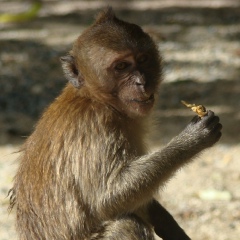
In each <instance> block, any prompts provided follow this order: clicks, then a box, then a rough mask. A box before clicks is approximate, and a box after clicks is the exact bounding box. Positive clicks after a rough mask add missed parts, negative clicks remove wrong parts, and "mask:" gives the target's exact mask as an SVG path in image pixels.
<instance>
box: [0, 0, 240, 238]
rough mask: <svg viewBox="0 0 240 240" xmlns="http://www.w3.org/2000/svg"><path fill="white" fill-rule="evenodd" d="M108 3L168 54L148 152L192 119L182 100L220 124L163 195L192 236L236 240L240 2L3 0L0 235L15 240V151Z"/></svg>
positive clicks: (239, 216) (239, 222) (239, 225)
mask: <svg viewBox="0 0 240 240" xmlns="http://www.w3.org/2000/svg"><path fill="white" fill-rule="evenodd" d="M107 5H111V6H112V7H113V8H114V9H115V12H116V15H117V16H118V17H119V18H122V19H123V20H126V21H130V22H133V23H136V24H139V25H141V26H142V27H143V29H144V30H145V31H146V32H148V33H149V34H150V35H151V36H152V37H153V38H154V40H155V41H156V42H157V44H158V46H159V49H160V51H161V53H162V56H163V59H164V63H163V64H164V82H163V83H162V85H161V89H160V93H159V98H158V102H157V104H156V109H155V113H154V119H155V121H154V122H155V126H154V131H152V133H151V135H150V146H151V148H152V149H154V148H155V147H157V146H158V147H159V146H163V145H164V144H166V143H167V142H168V141H169V140H170V139H171V138H172V137H174V136H175V135H176V134H178V133H179V132H180V131H181V130H182V129H183V128H184V126H186V124H187V123H188V122H189V121H190V120H191V118H192V117H193V116H194V113H193V112H191V111H190V110H189V109H187V108H185V107H184V106H183V105H182V104H181V103H180V101H181V100H185V101H187V102H190V103H196V104H203V105H205V106H206V107H207V108H208V109H211V110H213V111H214V112H215V113H216V114H217V115H219V117H220V118H221V122H222V124H223V137H222V139H221V140H220V142H219V143H218V144H217V145H216V146H215V147H213V148H211V149H209V150H207V151H205V152H204V153H203V154H202V155H201V156H199V157H198V158H197V159H196V160H195V162H194V163H192V164H191V165H189V166H188V167H186V168H184V169H183V170H181V171H180V172H178V173H177V174H176V176H175V178H174V179H173V180H171V181H170V182H169V183H168V184H166V186H165V187H164V188H162V189H161V190H160V191H159V196H158V197H159V199H160V200H161V202H162V203H163V205H164V206H166V207H167V209H168V210H169V211H170V212H171V213H172V214H173V215H174V217H175V218H176V219H177V220H178V222H179V223H180V225H181V226H182V227H183V228H184V229H185V230H186V232H187V233H188V234H189V235H190V236H191V238H192V239H195V240H202V239H204V240H208V239H218V240H235V239H236V240H237V239H239V236H240V159H239V157H240V1H239V0H208V1H207V0H165V1H164V0H155V1H154V0H149V1H147V0H145V1H144V0H139V1H137V0H134V1H131V0H127V1H125V0H122V1H117V0H116V1H72V0H69V1H58V0H43V1H27V0H25V1H24V0H19V1H17V0H16V1H12V0H9V1H3V0H0V240H9V239H11V240H12V239H13V240H14V239H16V235H15V230H14V217H15V216H14V211H13V212H12V213H11V214H9V213H8V211H7V208H8V199H7V197H6V196H7V193H8V190H9V189H10V188H11V186H12V179H13V176H14V174H15V171H16V168H17V161H16V159H17V156H18V153H14V152H17V151H18V149H19V147H20V146H21V144H22V143H23V142H24V140H25V139H26V137H27V136H29V135H30V134H31V132H32V130H33V128H34V125H35V124H36V121H37V119H38V118H39V116H40V115H41V113H42V111H43V110H44V109H45V108H46V107H47V106H48V105H49V103H50V102H51V101H53V99H54V98H55V97H56V96H57V95H58V94H59V93H60V92H61V90H62V88H63V87H64V86H65V84H66V80H65V79H64V77H63V74H62V69H61V65H60V61H59V58H60V57H61V56H63V55H64V54H66V53H67V52H68V51H69V50H70V49H71V45H72V43H73V41H74V40H75V39H76V38H77V36H78V35H79V34H80V33H81V32H82V30H83V29H85V28H86V27H87V26H89V25H90V24H91V23H92V22H93V21H94V17H95V16H96V14H97V12H98V11H99V10H101V9H103V8H104V7H105V6H107ZM103 60H104V58H103Z"/></svg>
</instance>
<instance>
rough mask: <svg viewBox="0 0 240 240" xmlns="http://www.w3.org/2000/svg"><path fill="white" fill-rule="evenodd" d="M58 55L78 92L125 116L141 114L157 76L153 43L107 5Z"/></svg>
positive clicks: (158, 68)
mask: <svg viewBox="0 0 240 240" xmlns="http://www.w3.org/2000/svg"><path fill="white" fill-rule="evenodd" d="M61 61H62V65H63V70H64V73H65V76H66V78H67V79H68V80H69V81H70V83H72V85H73V86H74V87H76V88H78V89H79V92H80V93H81V94H82V95H85V96H87V97H89V98H92V99H95V100H98V101H101V102H103V103H104V104H106V105H108V106H111V107H113V108H115V109H116V110H117V111H119V112H121V113H123V114H127V115H128V116H129V117H141V116H145V115H147V113H148V112H149V111H150V110H151V108H152V107H153V103H154V95H155V93H156V91H157V87H158V85H159V83H160V77H161V59H160V56H159V52H158V50H157V47H156V45H155V43H154V42H153V40H152V39H151V38H150V36H149V35H148V34H146V33H145V32H143V30H142V29H141V28H140V27H139V26H137V25H135V24H131V23H127V22H124V21H122V20H119V19H118V18H116V16H115V15H114V13H113V11H112V9H111V8H109V9H107V10H106V11H104V12H102V13H100V14H99V16H98V17H97V19H96V21H95V23H94V24H93V25H92V26H90V27H89V28H88V29H86V30H85V31H84V32H83V33H82V34H81V35H80V36H79V38H78V39H77V40H76V42H75V43H74V45H73V48H72V50H71V51H70V53H69V55H67V56H65V57H62V58H61ZM81 94H80V95H81Z"/></svg>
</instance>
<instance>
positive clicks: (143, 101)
mask: <svg viewBox="0 0 240 240" xmlns="http://www.w3.org/2000/svg"><path fill="white" fill-rule="evenodd" d="M132 101H134V102H137V103H143V104H148V103H152V102H154V94H151V95H150V96H149V97H148V98H144V99H133V100H132Z"/></svg>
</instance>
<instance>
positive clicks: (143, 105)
mask: <svg viewBox="0 0 240 240" xmlns="http://www.w3.org/2000/svg"><path fill="white" fill-rule="evenodd" d="M61 62H62V66H63V70H64V73H65V76H66V78H67V79H68V80H69V83H68V84H67V86H66V87H65V89H64V90H63V92H62V93H61V95H60V96H59V97H57V98H56V100H55V101H54V102H53V103H52V104H51V105H50V106H49V107H48V109H47V110H46V111H45V112H44V114H43V116H42V117H41V119H40V120H39V122H38V124H37V126H36V128H35V130H34V132H33V133H32V135H31V136H30V137H29V138H28V139H27V141H26V143H25V144H24V146H23V149H22V154H21V156H20V166H19V169H18V172H17V174H16V177H15V179H14V186H13V189H12V196H11V207H12V206H13V205H14V204H15V205H16V211H17V231H18V234H19V238H20V239H21V240H33V239H34V240H35V239H41V240H94V239H95V240H96V239H105V240H106V239H109V240H110V239H111V240H114V239H115V240H140V239H142V240H152V239H154V234H153V232H154V231H155V233H156V234H157V235H159V236H160V237H161V238H163V239H164V240H166V239H167V240H177V239H178V240H187V239H190V238H189V237H188V236H187V235H186V234H185V232H184V231H183V230H182V229H181V228H180V227H179V226H178V224H177V223H176V222H175V220H174V219H173V217H172V216H171V215H170V214H169V213H168V212H167V211H166V210H165V209H164V208H163V207H162V206H161V205H160V204H159V203H158V202H157V201H156V200H155V199H154V194H155V193H156V191H157V190H158V189H159V187H160V186H162V185H164V184H165V182H166V181H167V180H169V178H171V177H172V176H173V175H174V174H175V173H176V171H177V170H178V169H179V168H180V167H182V166H184V165H185V164H187V163H189V162H190V161H192V159H193V157H194V156H195V155H196V154H198V153H199V152H200V151H202V150H204V149H206V148H208V147H210V146H212V145H213V144H214V143H216V142H217V141H218V140H219V138H220V136H221V128H222V125H221V124H220V123H219V118H218V117H217V116H215V115H214V113H213V112H212V111H208V113H207V115H206V116H204V117H202V118H200V117H198V116H196V117H194V118H193V120H192V121H191V122H190V123H189V124H188V125H187V127H186V128H185V129H184V130H183V131H182V132H181V133H180V134H179V135H177V136H176V137H175V138H174V139H173V140H172V141H171V142H170V143H169V144H168V145H167V146H166V147H164V148H163V149H159V150H158V151H156V152H153V153H150V154H149V153H147V150H146V148H145V144H144V136H145V132H146V131H145V130H146V121H147V120H146V119H147V118H148V116H149V112H150V110H151V109H152V107H153V105H154V99H155V95H156V94H157V91H158V86H159V84H160V82H161V57H160V55H159V52H158V50H157V47H156V45H155V43H154V42H153V40H152V39H151V38H150V36H149V35H148V34H146V33H145V32H143V31H142V29H141V28H140V27H139V26H137V25H135V24H131V23H127V22H125V21H122V20H119V19H118V18H117V17H116V16H115V15H114V13H113V11H112V9H111V8H108V9H107V10H105V11H103V12H101V13H100V14H99V15H98V17H97V19H96V21H95V22H94V24H93V25H92V26H90V27H89V28H87V29H86V30H85V31H84V32H83V33H82V34H81V35H80V36H79V38H78V39H77V40H76V41H75V43H74V45H73V48H72V50H71V51H70V52H69V54H68V55H67V56H65V57H62V58H61Z"/></svg>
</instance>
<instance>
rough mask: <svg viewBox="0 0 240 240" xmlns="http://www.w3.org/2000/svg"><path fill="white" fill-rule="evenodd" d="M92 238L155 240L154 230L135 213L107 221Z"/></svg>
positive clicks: (102, 239) (99, 239) (94, 239)
mask: <svg viewBox="0 0 240 240" xmlns="http://www.w3.org/2000/svg"><path fill="white" fill-rule="evenodd" d="M90 240H154V235H153V231H152V229H151V228H150V226H148V225H147V224H146V223H144V222H143V221H142V220H141V219H140V218H139V217H137V216H135V215H126V216H123V217H121V218H119V219H116V220H112V221H106V222H105V223H104V224H103V226H102V227H101V228H100V229H99V230H98V231H97V233H94V234H92V236H91V237H90Z"/></svg>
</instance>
